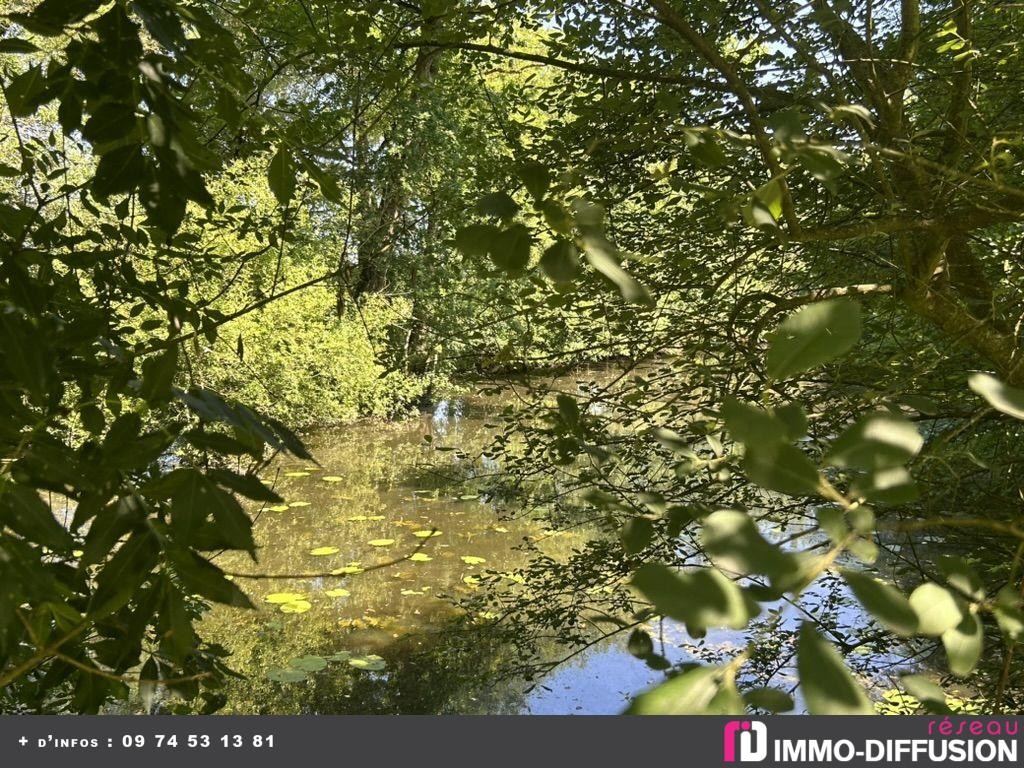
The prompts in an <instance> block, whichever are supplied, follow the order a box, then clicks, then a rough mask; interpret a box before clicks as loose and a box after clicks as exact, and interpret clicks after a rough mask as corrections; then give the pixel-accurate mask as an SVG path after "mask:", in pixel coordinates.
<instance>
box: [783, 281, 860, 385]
mask: <svg viewBox="0 0 1024 768" xmlns="http://www.w3.org/2000/svg"><path fill="white" fill-rule="evenodd" d="M860 334H861V320H860V304H858V303H857V302H855V301H851V300H850V299H831V300H829V301H821V302H818V303H817V304H811V305H809V306H806V307H804V308H802V309H800V310H799V311H797V312H796V313H794V314H792V315H790V316H789V317H787V318H786V319H785V320H784V321H783V322H782V324H781V325H780V326H779V328H778V330H777V331H775V333H773V334H772V335H771V337H770V339H769V343H768V354H767V358H766V361H765V362H766V367H767V370H768V375H769V376H771V377H772V378H773V379H776V380H782V379H788V378H790V377H792V376H795V375H796V374H798V373H802V372H803V371H806V370H808V369H810V368H815V367H817V366H819V365H822V364H823V363H827V362H828V361H830V360H833V359H835V358H837V357H839V356H840V355H842V354H843V353H844V352H847V351H848V350H850V349H852V348H853V346H854V345H855V344H856V343H857V342H858V341H859V340H860Z"/></svg>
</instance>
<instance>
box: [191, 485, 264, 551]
mask: <svg viewBox="0 0 1024 768" xmlns="http://www.w3.org/2000/svg"><path fill="white" fill-rule="evenodd" d="M172 475H177V476H179V477H180V481H179V482H178V483H177V485H176V487H175V490H174V492H173V494H172V495H171V530H172V531H173V532H174V535H175V538H176V539H177V540H178V541H179V542H181V543H183V544H188V543H190V542H191V541H192V540H193V538H194V536H195V534H196V533H197V532H198V531H199V529H200V527H202V525H203V524H204V522H205V521H206V518H207V516H209V515H211V514H212V515H213V522H214V524H215V525H216V527H217V533H218V534H220V536H221V537H222V538H223V540H224V542H225V543H227V544H228V545H229V546H230V547H232V548H234V549H241V550H245V551H247V552H254V551H255V549H256V545H255V543H254V542H253V538H252V520H250V519H249V516H248V515H247V514H246V513H245V511H244V510H243V509H242V507H241V505H240V504H239V503H238V502H237V501H236V500H235V499H234V497H233V496H231V495H229V494H227V493H225V492H224V491H222V490H221V489H220V488H218V487H217V486H216V485H215V484H214V483H213V481H211V480H210V479H209V478H208V477H206V475H204V474H203V473H201V472H199V471H198V470H195V469H177V470H175V471H174V472H173V473H172Z"/></svg>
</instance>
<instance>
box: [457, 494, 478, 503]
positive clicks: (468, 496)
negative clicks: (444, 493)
mask: <svg viewBox="0 0 1024 768" xmlns="http://www.w3.org/2000/svg"><path fill="white" fill-rule="evenodd" d="M479 498H480V494H478V493H467V494H466V495H464V496H459V501H476V500H477V499H479Z"/></svg>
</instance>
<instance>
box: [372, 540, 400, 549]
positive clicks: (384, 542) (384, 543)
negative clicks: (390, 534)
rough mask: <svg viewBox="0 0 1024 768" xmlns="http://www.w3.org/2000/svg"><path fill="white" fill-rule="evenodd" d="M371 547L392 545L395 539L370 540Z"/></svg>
mask: <svg viewBox="0 0 1024 768" xmlns="http://www.w3.org/2000/svg"><path fill="white" fill-rule="evenodd" d="M368 543H369V545H370V546H371V547H390V546H391V545H392V544H394V543H395V540H394V539H373V540H372V541H370V542H368Z"/></svg>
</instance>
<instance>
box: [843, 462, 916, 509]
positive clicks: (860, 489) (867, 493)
mask: <svg viewBox="0 0 1024 768" xmlns="http://www.w3.org/2000/svg"><path fill="white" fill-rule="evenodd" d="M850 494H851V495H852V496H854V497H857V498H863V499H868V500H869V501H874V502H878V503H880V504H909V503H910V502H912V501H914V500H915V499H917V497H918V496H919V495H920V493H919V491H918V489H917V484H916V483H914V479H913V478H912V477H911V476H910V472H908V471H907V469H906V468H905V467H890V468H888V469H880V470H878V471H877V472H871V473H869V474H867V475H864V476H862V477H858V478H856V479H854V481H853V482H852V483H850Z"/></svg>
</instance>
